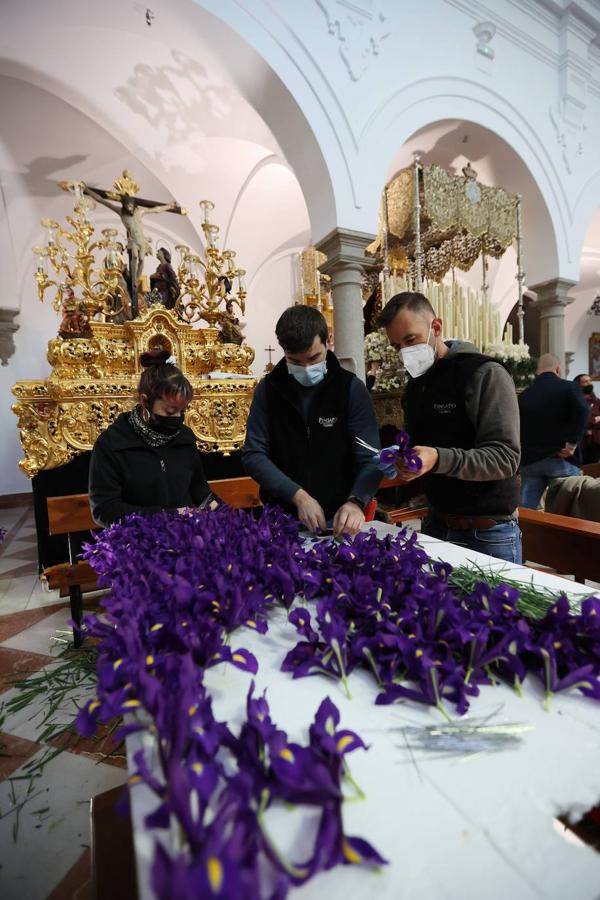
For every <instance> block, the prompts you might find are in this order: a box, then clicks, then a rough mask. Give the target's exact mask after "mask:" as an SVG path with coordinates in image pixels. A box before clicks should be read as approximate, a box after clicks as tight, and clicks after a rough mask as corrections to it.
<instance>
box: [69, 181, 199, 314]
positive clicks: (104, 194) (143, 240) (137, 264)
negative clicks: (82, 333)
mask: <svg viewBox="0 0 600 900" xmlns="http://www.w3.org/2000/svg"><path fill="white" fill-rule="evenodd" d="M113 188H114V190H112V191H105V190H103V189H102V188H90V187H88V186H87V185H86V186H85V188H84V193H85V194H88V195H89V196H90V197H92V199H94V200H96V202H97V203H101V204H102V206H106V207H107V209H110V210H111V212H114V213H116V214H117V215H118V216H119V217H120V219H121V221H122V223H123V225H124V226H125V231H126V232H127V252H128V254H129V276H130V280H131V311H132V314H133V318H134V319H135V318H136V316H137V315H138V312H139V307H138V300H137V290H138V282H139V279H140V276H141V275H142V272H143V270H144V257H146V256H148V254H150V253H151V252H152V247H151V245H150V242H149V240H148V239H147V237H146V235H145V234H144V228H143V224H142V219H143V217H144V216H147V215H148V214H150V213H160V212H173V213H178V214H179V215H180V216H185V215H187V211H186V210H185V209H183V207H181V206H179V205H178V204H177V203H160V202H158V201H157V200H145V199H144V198H142V197H136V196H134V195H135V194H137V192H138V191H139V189H140V187H139V185H138V184H136V182H135V181H134V180H133V178H132V177H131V175H130V173H129V172H128V171H127V169H125V170H124V171H123V175H122V177H121V178H117V180H116V181H115V182H114V184H113ZM111 200H114V201H117V203H120V206H118V205H117V203H111V202H110V201H111Z"/></svg>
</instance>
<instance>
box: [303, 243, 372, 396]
mask: <svg viewBox="0 0 600 900" xmlns="http://www.w3.org/2000/svg"><path fill="white" fill-rule="evenodd" d="M372 241H373V235H371V234H365V233H364V232H361V231H349V230H347V229H343V228H336V229H334V231H332V232H330V233H329V234H328V235H327V237H325V238H323V240H322V241H319V243H318V244H317V245H316V246H317V250H320V251H321V252H322V253H325V255H326V256H327V262H325V263H324V264H323V265H322V266H321V267H320V268H321V271H322V272H324V273H325V274H327V275H331V292H332V296H333V336H334V340H335V355H336V356H337V357H338V359H339V360H340V361H341V363H342V365H345V366H346V368H351V369H352V370H353V371H354V372H356V375H357V376H358V377H359V378H360V379H361V380H362V381H364V380H365V358H364V342H365V329H364V319H363V294H362V279H363V274H364V271H365V269H367V268H372V267H373V265H374V260H373V259H370V258H369V257H366V256H365V252H364V251H365V247H366V246H367V244H370V243H371V242H372Z"/></svg>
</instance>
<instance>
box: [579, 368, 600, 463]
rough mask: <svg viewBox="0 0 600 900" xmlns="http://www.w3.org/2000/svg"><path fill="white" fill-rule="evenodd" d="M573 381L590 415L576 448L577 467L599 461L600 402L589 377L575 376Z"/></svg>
mask: <svg viewBox="0 0 600 900" xmlns="http://www.w3.org/2000/svg"><path fill="white" fill-rule="evenodd" d="M573 381H575V382H576V383H577V384H578V385H579V387H580V388H581V390H582V392H583V396H584V397H585V400H586V403H587V404H588V407H589V413H590V417H589V419H588V422H587V427H586V429H585V434H584V436H583V440H582V441H581V443H580V444H579V446H578V447H577V451H578V453H577V454H576V456H577V459H576V462H577V463H578V465H588V464H589V463H597V462H598V461H600V400H599V399H598V397H596V395H595V393H594V382H593V381H592V379H591V377H590V376H589V375H576V376H575V378H574V379H573Z"/></svg>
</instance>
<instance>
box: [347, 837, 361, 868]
mask: <svg viewBox="0 0 600 900" xmlns="http://www.w3.org/2000/svg"><path fill="white" fill-rule="evenodd" d="M342 852H343V854H344V857H345V858H346V859H347V860H348V862H349V863H355V864H356V863H361V862H362V861H363V858H362V856H361V855H360V853H357V851H356V850H355V849H354V847H351V846H350V844H349V843H348V841H347V840H346V839H345V838H344V840H343V841H342Z"/></svg>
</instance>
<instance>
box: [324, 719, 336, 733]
mask: <svg viewBox="0 0 600 900" xmlns="http://www.w3.org/2000/svg"><path fill="white" fill-rule="evenodd" d="M325 731H326V732H327V734H330V735H332V736H333V735H334V734H335V722H334V721H333V719H332V718H331V716H327V718H326V720H325Z"/></svg>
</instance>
